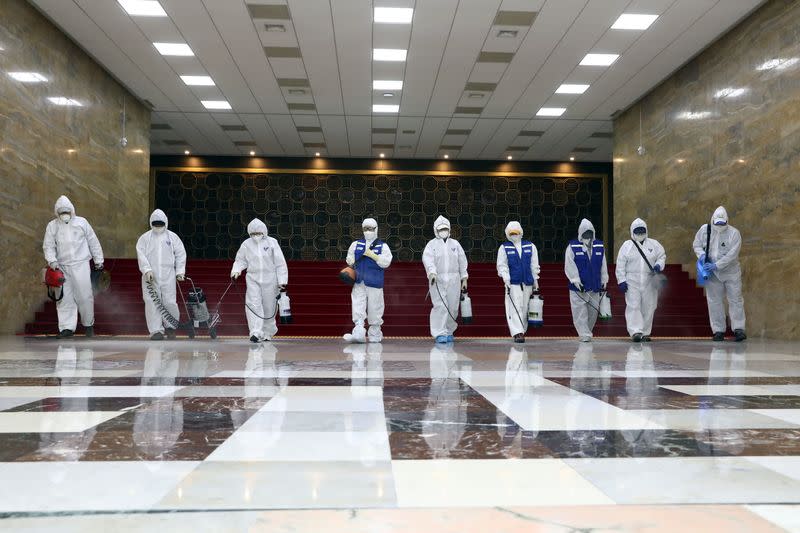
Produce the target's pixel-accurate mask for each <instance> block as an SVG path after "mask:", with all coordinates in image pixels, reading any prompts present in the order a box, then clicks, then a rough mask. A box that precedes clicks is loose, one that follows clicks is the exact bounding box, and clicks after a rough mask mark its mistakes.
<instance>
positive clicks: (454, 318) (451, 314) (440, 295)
mask: <svg viewBox="0 0 800 533" xmlns="http://www.w3.org/2000/svg"><path fill="white" fill-rule="evenodd" d="M433 285H434V286H435V287H436V292H438V293H439V298H441V300H442V303H443V304H444V308H445V310H446V311H447V314H448V315H450V318H452V319H453V322H458V319H457V318H456V317H454V316H453V313H451V312H450V308H449V307H447V300H445V299H444V296H442V291H440V290H439V284H438V283H436V282H435V281H434V282H433Z"/></svg>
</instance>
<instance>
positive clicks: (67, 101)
mask: <svg viewBox="0 0 800 533" xmlns="http://www.w3.org/2000/svg"><path fill="white" fill-rule="evenodd" d="M48 100H50V103H53V104H55V105H65V106H73V107H83V104H82V103H80V102H79V101H77V100H73V99H72V98H67V97H65V96H50V97H49V98H48Z"/></svg>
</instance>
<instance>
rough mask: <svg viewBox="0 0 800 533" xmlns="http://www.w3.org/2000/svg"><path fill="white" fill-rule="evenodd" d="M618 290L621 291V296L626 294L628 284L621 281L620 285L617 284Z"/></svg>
mask: <svg viewBox="0 0 800 533" xmlns="http://www.w3.org/2000/svg"><path fill="white" fill-rule="evenodd" d="M619 290H620V291H622V293H623V294H624V293H626V292H628V282H627V281H623V282H622V283H620V284H619Z"/></svg>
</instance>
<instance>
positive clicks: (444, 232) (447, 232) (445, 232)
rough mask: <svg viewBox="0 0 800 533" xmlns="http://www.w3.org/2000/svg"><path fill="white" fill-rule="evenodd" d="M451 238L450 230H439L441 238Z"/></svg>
mask: <svg viewBox="0 0 800 533" xmlns="http://www.w3.org/2000/svg"><path fill="white" fill-rule="evenodd" d="M449 236H450V230H449V229H440V230H439V237H441V238H442V239H446V238H448V237H449Z"/></svg>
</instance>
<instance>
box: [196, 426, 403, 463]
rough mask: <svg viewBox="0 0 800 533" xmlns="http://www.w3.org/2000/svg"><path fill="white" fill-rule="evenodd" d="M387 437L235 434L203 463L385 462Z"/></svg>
mask: <svg viewBox="0 0 800 533" xmlns="http://www.w3.org/2000/svg"><path fill="white" fill-rule="evenodd" d="M391 458H392V454H391V451H390V450H389V436H388V434H387V432H386V430H385V429H384V430H383V431H381V432H369V431H353V432H348V433H334V432H330V431H328V432H313V431H297V432H290V433H281V432H279V431H268V432H256V431H249V432H239V431H237V432H236V433H234V434H233V435H231V436H230V437H229V438H228V440H226V441H225V442H224V443H223V444H222V445H221V446H219V447H218V448H217V449H216V450H214V451H213V452H212V453H211V455H209V456H208V458H207V459H206V460H207V461H240V462H241V461H283V462H289V461H355V462H360V463H362V464H374V463H376V462H381V461H389V460H391Z"/></svg>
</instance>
